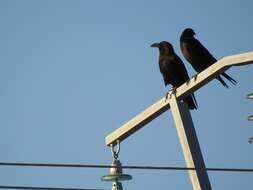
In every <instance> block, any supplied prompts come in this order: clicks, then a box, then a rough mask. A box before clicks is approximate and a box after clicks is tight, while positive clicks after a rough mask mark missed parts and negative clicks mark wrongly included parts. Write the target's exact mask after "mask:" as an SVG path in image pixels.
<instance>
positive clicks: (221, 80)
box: [216, 75, 228, 88]
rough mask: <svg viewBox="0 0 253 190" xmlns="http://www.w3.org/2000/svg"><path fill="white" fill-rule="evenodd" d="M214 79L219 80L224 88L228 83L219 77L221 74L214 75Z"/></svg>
mask: <svg viewBox="0 0 253 190" xmlns="http://www.w3.org/2000/svg"><path fill="white" fill-rule="evenodd" d="M216 79H217V80H218V81H220V82H221V84H222V85H223V86H225V87H226V88H228V85H227V84H226V83H225V81H224V80H223V79H222V78H221V76H220V75H219V76H217V77H216Z"/></svg>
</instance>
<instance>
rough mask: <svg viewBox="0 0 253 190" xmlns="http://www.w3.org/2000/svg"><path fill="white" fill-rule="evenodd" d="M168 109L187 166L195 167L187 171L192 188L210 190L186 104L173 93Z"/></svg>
mask: <svg viewBox="0 0 253 190" xmlns="http://www.w3.org/2000/svg"><path fill="white" fill-rule="evenodd" d="M170 109H171V112H172V116H173V119H174V122H175V125H176V129H177V133H178V136H179V140H180V143H181V147H182V149H183V153H184V158H185V162H186V165H187V167H189V168H196V170H189V171H188V173H189V176H190V179H191V183H192V187H193V189H194V190H211V189H212V188H211V184H210V181H209V178H208V174H207V172H206V169H205V168H206V167H205V163H204V159H203V156H202V153H201V150H200V146H199V142H198V138H197V134H196V132H195V129H194V125H193V121H192V118H191V114H190V111H189V109H188V106H187V105H186V104H185V103H183V102H180V101H178V100H177V98H176V95H175V94H174V93H173V94H172V95H171V99H170Z"/></svg>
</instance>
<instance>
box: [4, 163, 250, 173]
mask: <svg viewBox="0 0 253 190" xmlns="http://www.w3.org/2000/svg"><path fill="white" fill-rule="evenodd" d="M0 166H19V167H61V168H112V167H116V166H111V165H102V164H45V163H14V162H12V163H10V162H0ZM122 168H125V169H140V170H196V169H198V168H189V167H170V166H129V165H125V166H124V165H122ZM200 169H202V168H200ZM204 170H206V171H218V172H219V171H223V172H253V169H252V168H205V169H204Z"/></svg>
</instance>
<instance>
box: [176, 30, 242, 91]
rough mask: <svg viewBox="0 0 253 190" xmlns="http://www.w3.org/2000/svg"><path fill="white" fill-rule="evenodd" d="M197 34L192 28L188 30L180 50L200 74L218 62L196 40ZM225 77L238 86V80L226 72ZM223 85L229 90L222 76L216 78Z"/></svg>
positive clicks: (182, 38) (181, 38)
mask: <svg viewBox="0 0 253 190" xmlns="http://www.w3.org/2000/svg"><path fill="white" fill-rule="evenodd" d="M194 35H195V32H194V31H193V29H191V28H186V29H185V30H184V31H183V32H182V34H181V37H180V48H181V51H182V53H183V55H184V57H185V59H186V60H187V61H188V62H189V63H190V64H191V65H192V67H193V68H194V69H195V71H197V72H198V73H200V72H201V71H203V70H205V69H206V68H207V67H209V66H211V65H212V64H214V63H215V62H216V61H217V60H216V59H215V58H214V57H213V56H212V55H211V54H210V53H209V51H208V50H207V49H206V48H205V47H204V46H203V45H202V44H201V43H200V42H199V41H198V40H197V39H196V38H194ZM221 75H222V76H223V77H225V78H226V79H227V80H229V81H230V82H231V83H232V84H234V85H235V84H236V83H237V82H236V80H235V79H233V78H232V77H230V76H229V75H228V74H226V73H225V72H223V73H221ZM216 79H217V80H219V81H220V82H221V84H222V85H223V86H225V87H227V88H228V85H227V84H226V83H225V81H224V80H223V79H222V78H221V76H220V75H218V76H217V77H216Z"/></svg>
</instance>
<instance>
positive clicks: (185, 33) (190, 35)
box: [181, 28, 196, 38]
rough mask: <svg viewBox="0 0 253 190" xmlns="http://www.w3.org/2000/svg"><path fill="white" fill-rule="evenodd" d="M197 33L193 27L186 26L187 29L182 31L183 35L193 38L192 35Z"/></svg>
mask: <svg viewBox="0 0 253 190" xmlns="http://www.w3.org/2000/svg"><path fill="white" fill-rule="evenodd" d="M195 34H196V33H195V32H194V30H193V29H191V28H186V29H185V30H184V31H183V32H182V34H181V37H188V38H192V37H194V35H195Z"/></svg>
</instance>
